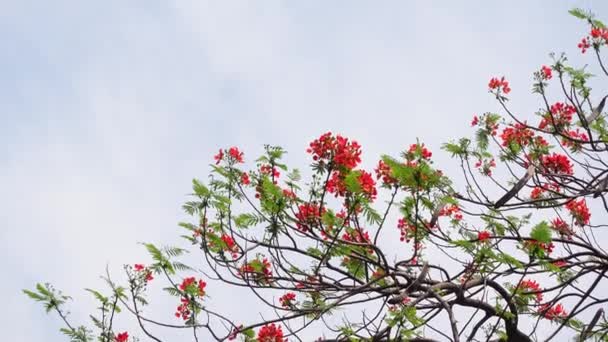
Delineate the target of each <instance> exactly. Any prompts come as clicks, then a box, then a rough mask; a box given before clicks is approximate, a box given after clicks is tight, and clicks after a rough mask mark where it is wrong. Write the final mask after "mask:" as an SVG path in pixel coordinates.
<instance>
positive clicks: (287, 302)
mask: <svg viewBox="0 0 608 342" xmlns="http://www.w3.org/2000/svg"><path fill="white" fill-rule="evenodd" d="M295 299H296V294H295V293H293V292H287V293H286V294H284V295H283V296H281V298H279V302H280V303H281V306H282V307H284V308H288V307H290V306H291V304H292V302H293V301H294V300H295Z"/></svg>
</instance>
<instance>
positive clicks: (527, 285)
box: [517, 279, 543, 302]
mask: <svg viewBox="0 0 608 342" xmlns="http://www.w3.org/2000/svg"><path fill="white" fill-rule="evenodd" d="M517 289H518V290H521V291H523V292H535V293H534V295H535V296H536V299H535V300H536V302H541V301H542V300H543V294H542V293H541V291H542V289H541V288H540V285H538V283H537V282H536V281H535V280H530V279H528V280H524V281H522V282H521V283H519V285H518V286H517ZM526 294H528V293H526Z"/></svg>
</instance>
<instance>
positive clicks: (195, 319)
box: [24, 9, 608, 342]
mask: <svg viewBox="0 0 608 342" xmlns="http://www.w3.org/2000/svg"><path fill="white" fill-rule="evenodd" d="M571 14H572V15H574V16H575V17H578V18H580V19H583V20H584V21H586V22H587V23H588V24H589V25H590V28H591V30H590V33H589V36H587V37H585V38H583V39H582V40H581V42H580V43H579V48H580V49H581V52H582V53H586V52H587V51H589V52H591V53H593V54H595V60H596V61H597V63H598V66H599V72H600V73H603V75H604V76H608V71H607V70H606V68H605V65H604V64H603V60H602V57H601V54H600V52H601V49H602V48H603V47H604V46H605V45H608V29H607V28H606V27H605V26H604V24H603V23H602V22H601V21H599V20H597V19H595V17H594V16H593V15H591V14H590V13H586V12H584V11H581V10H578V9H574V10H572V11H571ZM551 57H552V59H553V62H552V64H551V65H549V66H542V67H540V68H539V70H537V71H536V72H534V83H533V86H532V91H533V93H534V94H537V95H538V97H539V99H540V100H541V101H540V108H539V109H538V111H537V112H536V116H537V118H535V119H534V122H530V123H528V121H527V120H523V119H522V118H521V117H518V116H517V115H514V114H513V112H512V111H511V109H510V107H509V105H508V103H509V102H508V100H509V98H508V97H507V96H508V94H509V93H510V91H511V89H510V87H509V83H508V81H507V80H506V79H505V77H500V78H499V77H494V78H491V80H490V82H489V84H488V87H489V92H490V94H492V96H494V97H495V98H496V100H497V102H498V104H499V106H500V109H501V112H503V113H504V115H500V114H498V113H492V112H488V113H484V114H483V115H479V116H475V117H474V118H473V121H472V126H473V127H474V129H475V130H476V132H475V137H474V138H473V139H469V138H462V139H459V140H457V141H453V142H449V143H446V144H445V145H444V150H445V151H447V152H448V153H450V154H451V155H452V156H453V157H454V160H455V161H457V163H458V165H459V167H460V169H461V170H462V173H461V178H462V179H461V180H459V181H458V182H455V181H453V180H452V179H451V178H449V177H448V175H446V174H444V173H443V172H442V171H441V170H439V169H437V168H436V167H435V165H434V163H433V161H432V153H431V152H430V151H429V150H428V149H427V148H426V147H425V145H424V144H423V143H420V142H417V143H415V144H412V145H411V146H409V148H408V149H407V150H406V151H404V152H403V153H402V154H401V156H399V157H398V158H396V157H391V156H383V157H382V158H381V160H380V161H379V162H378V164H377V167H376V169H375V170H374V173H372V172H368V171H365V170H362V169H360V168H359V164H360V162H361V146H360V145H359V144H358V143H357V142H356V141H353V140H350V139H348V138H345V137H342V136H340V135H336V134H332V133H326V134H323V135H321V136H320V137H319V138H317V139H315V140H314V141H312V142H311V143H310V147H309V148H308V150H307V153H308V154H309V155H310V156H311V157H312V161H311V174H310V178H309V179H308V180H307V181H303V180H302V177H301V174H300V172H299V171H298V170H297V169H292V168H289V167H288V166H287V165H285V164H284V163H283V161H282V157H283V155H284V153H285V151H284V150H283V149H281V148H280V147H276V146H266V147H265V153H264V154H263V155H262V156H261V157H259V158H258V159H256V160H255V166H254V167H253V169H251V170H247V169H246V168H245V165H246V164H245V156H244V153H243V152H241V151H240V150H239V149H238V148H236V147H232V148H229V149H221V150H219V152H218V154H217V155H216V156H215V157H214V158H215V163H214V165H212V174H211V177H210V180H209V182H208V183H207V184H204V183H203V182H201V181H198V180H194V181H193V194H192V199H191V200H190V201H188V202H186V203H185V204H184V206H183V208H184V210H185V211H186V212H187V213H188V214H189V215H191V216H192V218H193V219H192V220H193V221H192V222H187V223H180V227H181V229H183V232H185V235H183V238H184V239H185V240H187V242H188V245H189V246H190V247H191V248H190V249H193V250H194V251H196V252H200V253H201V255H202V256H203V258H204V260H205V261H206V263H207V266H208V267H207V273H204V274H203V273H200V274H197V272H196V271H195V270H194V269H192V268H190V267H189V266H187V265H186V264H185V263H184V262H183V261H182V257H183V256H184V253H186V252H187V249H185V248H182V247H157V246H155V245H153V244H145V248H146V249H147V250H148V252H149V253H150V255H151V259H152V262H151V263H150V264H148V265H143V264H134V265H125V266H124V271H125V274H126V277H127V282H126V283H125V284H124V285H121V284H119V283H118V282H115V281H114V280H113V279H112V278H111V277H110V272H107V273H106V276H105V280H106V282H107V284H108V294H104V293H102V292H99V291H96V290H91V289H88V290H87V291H89V292H91V293H92V294H93V296H94V297H95V298H96V299H97V300H98V301H99V302H100V306H99V311H98V313H97V315H96V316H93V315H92V316H91V318H92V320H93V328H87V327H85V326H75V325H73V324H72V323H71V322H70V321H69V319H68V318H69V317H68V316H67V314H66V311H65V308H64V307H65V303H66V301H67V300H68V299H69V297H67V296H65V295H63V294H62V293H61V292H60V291H57V290H55V289H54V288H53V287H52V286H51V285H48V284H38V285H37V286H36V288H35V289H34V290H32V291H30V290H24V292H25V294H27V295H28V296H29V297H31V298H32V299H34V300H37V301H40V302H43V303H44V305H45V307H46V309H47V311H54V312H56V313H57V314H58V315H59V316H60V317H61V319H62V320H63V321H64V323H65V327H64V328H63V329H62V331H63V332H64V333H65V334H66V335H68V336H69V337H70V338H71V340H73V341H92V340H94V339H97V340H99V341H106V342H110V341H119V342H126V341H129V340H130V339H131V340H134V337H133V336H130V335H129V334H131V335H134V334H135V332H118V331H115V329H114V328H113V326H114V320H115V317H116V315H115V314H116V313H117V312H119V311H120V310H123V311H126V312H128V313H130V314H132V315H133V317H135V319H136V321H137V324H138V326H139V328H140V330H141V334H142V336H145V338H147V339H150V340H153V341H162V340H163V337H161V336H160V334H159V333H157V331H159V329H160V328H163V329H181V330H183V329H188V330H190V331H191V333H192V339H193V340H195V341H199V340H200V341H208V340H220V341H224V340H234V339H241V340H245V341H259V342H267V341H273V342H276V341H285V340H287V339H290V340H302V339H301V338H300V337H299V335H300V334H301V332H302V331H304V330H305V329H307V328H309V327H312V326H313V325H315V324H316V325H318V324H319V323H322V324H323V325H324V326H325V329H323V331H322V332H320V333H319V335H320V337H319V340H320V341H434V340H452V341H460V340H467V341H482V340H485V341H489V340H493V341H496V340H500V341H531V340H551V339H555V338H558V339H560V340H563V338H564V336H576V339H577V340H579V341H583V340H587V339H591V340H596V341H608V320H607V319H606V317H605V315H604V310H603V309H602V307H603V306H604V305H605V303H606V302H608V298H607V297H604V296H605V295H606V293H605V291H602V288H604V289H605V288H606V286H608V285H607V284H608V282H607V279H606V272H607V271H608V253H607V252H606V251H605V249H604V248H603V243H602V241H605V240H602V237H603V238H605V237H606V233H605V232H604V230H605V229H606V228H607V227H608V226H607V225H605V224H602V223H601V221H602V217H605V216H602V214H604V215H605V214H606V213H607V212H608V204H607V203H606V199H605V197H604V196H605V194H606V193H607V192H608V164H607V162H606V161H604V160H603V158H602V155H603V154H604V153H606V152H607V151H608V128H607V124H606V119H605V117H604V116H603V114H602V112H603V108H604V104H605V101H606V96H605V97H603V98H601V97H596V96H592V95H591V88H590V86H589V84H590V80H591V78H592V76H593V75H592V74H591V73H590V72H588V71H587V70H586V68H578V69H577V68H574V67H572V66H570V65H568V63H567V62H568V61H567V59H566V57H565V56H564V55H559V56H558V55H551ZM550 96H552V97H555V98H558V100H557V101H553V100H549V97H550ZM382 200H384V201H385V202H386V203H382V202H383V201H382ZM592 210H593V214H594V215H593V223H592V220H591V211H592ZM396 233H397V234H399V235H400V240H401V242H400V246H401V247H400V248H399V249H395V248H393V247H394V242H393V241H392V240H394V239H395V236H396V235H397V234H396ZM211 280H213V281H217V282H223V283H224V284H226V285H227V286H232V287H237V288H238V287H240V288H246V289H248V290H250V291H251V293H252V294H253V295H254V296H256V297H257V298H258V299H259V301H260V303H263V305H264V306H265V309H266V312H267V313H271V314H272V317H263V318H260V319H257V320H256V319H254V318H253V317H252V318H251V321H249V322H243V323H241V322H236V321H234V320H232V319H230V318H229V317H226V316H225V315H224V314H223V313H221V312H220V311H218V310H217V309H216V308H217V307H218V303H213V301H212V300H211V299H210V298H209V296H207V289H206V286H207V283H206V282H207V281H211ZM161 281H162V282H164V283H165V286H166V287H165V288H164V290H165V291H166V293H167V294H168V295H170V296H174V297H175V303H176V306H177V308H176V310H175V316H176V317H162V318H157V317H148V316H147V315H146V314H145V313H144V312H143V311H142V310H143V308H144V307H146V306H148V305H153V303H152V300H151V298H149V297H150V296H148V292H149V289H150V287H153V286H154V287H159V288H162V286H163V285H161V284H159V283H160V282H161ZM220 304H221V303H220ZM252 316H253V315H252ZM150 327H153V328H154V332H153V331H152V329H151V328H150Z"/></svg>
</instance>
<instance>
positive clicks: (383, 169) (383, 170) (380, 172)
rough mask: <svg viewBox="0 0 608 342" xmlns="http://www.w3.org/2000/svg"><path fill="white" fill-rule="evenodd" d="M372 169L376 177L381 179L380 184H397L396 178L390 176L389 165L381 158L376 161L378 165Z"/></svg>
mask: <svg viewBox="0 0 608 342" xmlns="http://www.w3.org/2000/svg"><path fill="white" fill-rule="evenodd" d="M374 171H375V172H376V179H382V184H384V185H388V186H393V185H395V184H397V179H395V178H394V177H393V176H391V167H390V166H388V165H387V164H386V163H385V162H384V161H383V160H380V161H379V162H378V167H376V169H375V170H374Z"/></svg>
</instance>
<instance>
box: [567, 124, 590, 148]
mask: <svg viewBox="0 0 608 342" xmlns="http://www.w3.org/2000/svg"><path fill="white" fill-rule="evenodd" d="M564 135H565V136H567V137H568V138H570V139H568V138H566V137H564V138H562V145H564V146H565V147H569V148H570V149H571V150H572V151H573V152H576V151H578V150H580V149H581V144H582V143H581V142H587V141H589V137H588V136H587V134H586V133H585V132H581V130H580V129H579V128H577V129H576V130H573V129H571V130H569V131H566V132H564Z"/></svg>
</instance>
